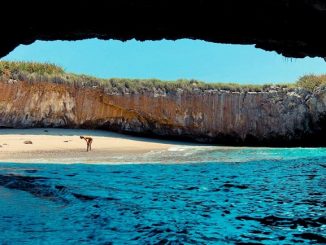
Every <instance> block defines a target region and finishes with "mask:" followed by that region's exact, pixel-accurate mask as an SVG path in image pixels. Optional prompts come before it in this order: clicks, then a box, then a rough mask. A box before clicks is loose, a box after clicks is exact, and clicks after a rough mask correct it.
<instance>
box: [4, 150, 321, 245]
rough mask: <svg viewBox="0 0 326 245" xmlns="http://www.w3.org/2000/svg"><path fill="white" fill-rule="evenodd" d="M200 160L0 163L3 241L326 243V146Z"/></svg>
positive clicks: (210, 154)
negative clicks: (185, 161)
mask: <svg viewBox="0 0 326 245" xmlns="http://www.w3.org/2000/svg"><path fill="white" fill-rule="evenodd" d="M195 155H196V156H197V157H199V158H200V156H202V159H208V160H210V161H209V162H200V163H199V162H194V163H187V164H182V163H178V164H163V163H161V164H133V165H131V164H128V165H123V164H121V165H106V164H102V165H82V164H73V165H62V164H51V165H49V164H48V165H46V164H15V163H0V243H2V244H315V243H325V242H326V241H325V240H326V196H325V193H326V149H325V148H319V149H295V148H293V149H249V148H247V149H238V150H236V149H233V150H230V151H227V150H226V151H220V150H213V149H210V150H207V151H206V152H204V151H201V152H200V153H198V152H197V153H196V154H195ZM214 159H215V161H214ZM221 159H226V160H228V161H226V160H225V161H224V162H223V161H221ZM230 159H231V160H230Z"/></svg>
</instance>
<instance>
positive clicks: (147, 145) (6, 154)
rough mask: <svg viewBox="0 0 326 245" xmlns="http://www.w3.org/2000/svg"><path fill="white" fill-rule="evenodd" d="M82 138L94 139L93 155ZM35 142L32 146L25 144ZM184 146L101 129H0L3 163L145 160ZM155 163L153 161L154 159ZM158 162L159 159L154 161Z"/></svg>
mask: <svg viewBox="0 0 326 245" xmlns="http://www.w3.org/2000/svg"><path fill="white" fill-rule="evenodd" d="M80 135H84V136H91V137H92V138H93V139H94V142H93V145H92V148H93V150H92V151H91V152H87V151H86V142H85V141H84V140H81V139H80V138H79V136H80ZM25 141H31V142H32V144H25V143H24V142H25ZM178 146H180V144H178V143H177V142H173V141H164V140H155V139H147V138H141V137H133V136H126V135H121V134H117V133H112V132H107V131H101V130H79V129H43V128H40V129H0V162H24V163H45V162H49V163H101V162H121V161H123V162H133V161H137V159H138V160H139V161H142V160H141V159H143V158H144V156H145V155H146V154H149V155H152V156H153V154H154V155H155V154H159V155H161V154H163V152H165V151H168V150H169V149H170V148H171V147H178ZM152 160H153V159H152ZM154 160H155V159H154Z"/></svg>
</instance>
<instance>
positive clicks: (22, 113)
mask: <svg viewBox="0 0 326 245" xmlns="http://www.w3.org/2000/svg"><path fill="white" fill-rule="evenodd" d="M325 119H326V89H325V88H324V89H317V90H316V91H315V92H314V93H310V92H307V91H304V90H301V89H296V90H277V91H276V90H275V91H273V90H270V91H268V92H229V91H200V90H198V91H192V92H187V91H182V90H179V91H175V92H169V93H165V92H162V91H160V92H155V91H154V92H143V93H138V94H107V93H105V92H104V91H103V90H102V89H98V88H81V87H75V86H74V85H63V84H54V83H46V82H39V83H27V82H21V81H14V80H9V81H0V127H14V128H24V127H70V128H102V129H108V130H114V131H120V132H128V133H139V134H141V135H149V136H166V137H178V138H185V139H192V140H196V141H202V142H216V143H221V144H232V145H233V144H235V145H276V146H283V145H325V144H326V140H325V136H324V134H325V126H326V125H325V123H326V120H325Z"/></svg>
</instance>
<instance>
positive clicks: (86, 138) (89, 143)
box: [80, 136, 93, 151]
mask: <svg viewBox="0 0 326 245" xmlns="http://www.w3.org/2000/svg"><path fill="white" fill-rule="evenodd" d="M80 138H81V139H83V140H85V141H86V143H87V151H91V150H92V143H93V138H92V137H85V136H80Z"/></svg>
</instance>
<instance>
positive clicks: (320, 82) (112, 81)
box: [0, 61, 326, 93]
mask: <svg viewBox="0 0 326 245" xmlns="http://www.w3.org/2000/svg"><path fill="white" fill-rule="evenodd" d="M4 79H13V80H18V81H27V82H31V83H33V82H40V81H42V82H53V83H59V84H74V85H75V86H81V87H90V88H103V89H105V91H106V92H108V93H139V92H144V91H156V92H157V91H161V92H171V91H178V90H182V91H203V92H204V91H211V90H220V91H222V90H223V91H231V92H268V91H271V90H273V91H275V90H276V91H280V90H293V89H295V88H303V89H305V90H308V91H314V90H315V89H316V88H317V87H320V86H326V74H324V75H312V74H311V75H305V76H302V77H300V78H299V79H298V80H297V81H296V82H295V83H283V84H263V85H256V84H255V85H254V84H238V83H205V82H203V81H198V80H194V79H191V80H186V79H179V80H176V81H162V80H159V79H125V78H109V79H102V78H96V77H92V76H88V75H78V74H73V73H67V72H65V70H64V69H63V68H62V67H60V66H57V65H55V64H50V63H37V62H22V61H16V62H13V61H0V80H4Z"/></svg>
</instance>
